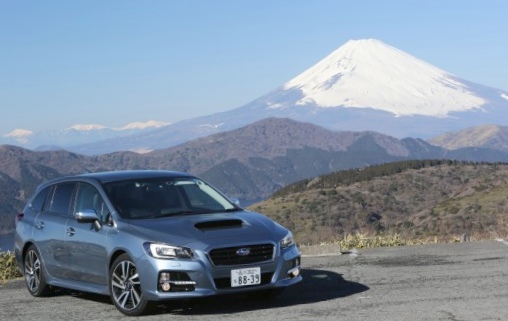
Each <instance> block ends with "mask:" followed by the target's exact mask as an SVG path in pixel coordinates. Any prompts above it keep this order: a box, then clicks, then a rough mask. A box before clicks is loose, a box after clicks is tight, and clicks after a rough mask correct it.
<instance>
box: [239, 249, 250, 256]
mask: <svg viewBox="0 0 508 321" xmlns="http://www.w3.org/2000/svg"><path fill="white" fill-rule="evenodd" d="M236 254H238V255H240V256H247V255H249V254H250V249H249V248H246V247H244V248H241V249H238V251H236Z"/></svg>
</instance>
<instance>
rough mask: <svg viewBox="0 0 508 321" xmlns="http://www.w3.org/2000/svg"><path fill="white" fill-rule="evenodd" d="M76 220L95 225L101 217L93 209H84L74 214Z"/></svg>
mask: <svg viewBox="0 0 508 321" xmlns="http://www.w3.org/2000/svg"><path fill="white" fill-rule="evenodd" d="M74 218H75V219H76V221H78V223H93V222H95V221H98V220H99V216H98V215H97V213H96V212H95V211H94V210H92V209H84V210H82V211H80V212H77V213H76V214H74Z"/></svg>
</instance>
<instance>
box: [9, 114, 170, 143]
mask: <svg viewBox="0 0 508 321" xmlns="http://www.w3.org/2000/svg"><path fill="white" fill-rule="evenodd" d="M168 124H169V123H165V122H161V121H154V120H150V121H147V122H134V123H130V124H127V125H125V126H122V127H118V128H108V127H106V126H104V125H99V124H76V125H73V126H71V127H69V128H66V129H61V130H58V129H54V130H43V131H40V132H33V131H31V130H28V129H21V128H20V129H15V130H13V131H11V132H10V133H6V134H3V135H2V136H1V137H0V144H10V145H17V146H21V147H24V148H29V149H39V150H55V149H65V148H66V147H68V146H71V145H75V144H90V143H95V142H97V141H102V140H105V139H111V138H116V137H119V136H129V135H133V134H140V133H143V132H148V131H150V130H153V129H155V128H160V127H162V126H166V125H168Z"/></svg>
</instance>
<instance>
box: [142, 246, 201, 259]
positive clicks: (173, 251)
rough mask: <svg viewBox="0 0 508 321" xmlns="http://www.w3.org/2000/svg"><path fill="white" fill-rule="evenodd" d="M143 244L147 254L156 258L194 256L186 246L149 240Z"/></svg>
mask: <svg viewBox="0 0 508 321" xmlns="http://www.w3.org/2000/svg"><path fill="white" fill-rule="evenodd" d="M143 246H144V247H145V250H146V252H147V253H148V254H149V255H151V256H153V257H155V258H158V259H174V258H183V259H191V258H192V257H193V256H194V255H193V254H192V250H191V249H189V248H186V247H180V246H172V245H167V244H162V243H150V242H146V243H144V244H143Z"/></svg>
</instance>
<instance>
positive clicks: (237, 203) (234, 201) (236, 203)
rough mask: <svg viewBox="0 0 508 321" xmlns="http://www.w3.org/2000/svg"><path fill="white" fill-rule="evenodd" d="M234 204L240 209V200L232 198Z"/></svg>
mask: <svg viewBox="0 0 508 321" xmlns="http://www.w3.org/2000/svg"><path fill="white" fill-rule="evenodd" d="M229 200H230V201H231V202H232V203H233V204H235V205H236V206H238V207H240V200H239V199H238V198H235V197H234V198H230V199H229Z"/></svg>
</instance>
